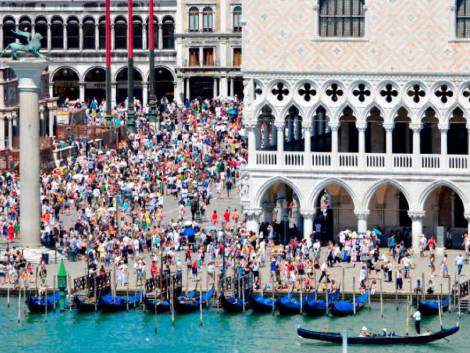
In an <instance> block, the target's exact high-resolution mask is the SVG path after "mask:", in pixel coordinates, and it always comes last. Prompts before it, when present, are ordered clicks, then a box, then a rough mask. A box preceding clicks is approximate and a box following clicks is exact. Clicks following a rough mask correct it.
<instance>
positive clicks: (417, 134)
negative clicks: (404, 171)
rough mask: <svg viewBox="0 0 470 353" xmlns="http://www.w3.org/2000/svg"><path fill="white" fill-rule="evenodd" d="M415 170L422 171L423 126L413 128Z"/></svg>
mask: <svg viewBox="0 0 470 353" xmlns="http://www.w3.org/2000/svg"><path fill="white" fill-rule="evenodd" d="M412 129H413V168H414V169H421V160H420V159H421V125H419V126H413V127H412Z"/></svg>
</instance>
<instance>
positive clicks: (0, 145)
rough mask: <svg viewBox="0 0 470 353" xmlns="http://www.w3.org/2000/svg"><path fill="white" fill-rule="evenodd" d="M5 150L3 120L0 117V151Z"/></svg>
mask: <svg viewBox="0 0 470 353" xmlns="http://www.w3.org/2000/svg"><path fill="white" fill-rule="evenodd" d="M4 149H5V118H4V117H3V116H2V117H0V150H4Z"/></svg>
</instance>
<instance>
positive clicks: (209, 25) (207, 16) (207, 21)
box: [202, 7, 214, 32]
mask: <svg viewBox="0 0 470 353" xmlns="http://www.w3.org/2000/svg"><path fill="white" fill-rule="evenodd" d="M202 22H203V26H202V27H203V31H204V32H212V31H213V28H214V16H213V13H212V9H211V8H210V7H205V8H204V10H202Z"/></svg>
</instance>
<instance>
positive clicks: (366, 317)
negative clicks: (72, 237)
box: [0, 298, 470, 353]
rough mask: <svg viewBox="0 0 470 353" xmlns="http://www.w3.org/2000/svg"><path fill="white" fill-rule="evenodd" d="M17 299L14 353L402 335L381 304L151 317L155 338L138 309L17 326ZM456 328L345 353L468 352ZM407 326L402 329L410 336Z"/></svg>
mask: <svg viewBox="0 0 470 353" xmlns="http://www.w3.org/2000/svg"><path fill="white" fill-rule="evenodd" d="M17 304H18V303H17V301H16V300H15V301H12V303H11V306H10V308H7V303H6V299H5V298H0V352H5V353H7V352H8V353H10V352H11V353H22V352H41V353H76V352H77V353H78V352H83V353H85V352H86V353H94V352H97V353H101V352H110V353H111V352H113V353H114V352H139V353H146V352H152V353H155V352H159V353H160V352H171V353H184V352H190V353H215V352H228V353H232V352H233V353H238V352H240V353H251V352H279V353H281V352H282V353H290V352H302V353H303V352H322V353H330V352H331V353H340V352H341V351H342V349H341V346H335V345H330V344H325V343H310V342H306V341H303V340H301V339H300V338H298V337H297V336H296V333H295V328H296V325H297V324H301V325H302V326H303V327H305V328H308V329H314V330H326V329H328V330H330V331H342V330H343V329H347V330H348V332H349V334H351V335H352V334H355V335H356V334H357V333H358V332H359V330H360V328H361V327H362V326H367V327H368V328H369V330H371V331H372V330H375V331H377V332H380V331H381V330H382V328H383V327H386V328H388V329H391V328H393V329H396V330H398V331H399V332H400V333H404V332H405V322H406V320H405V309H404V307H401V308H400V310H399V311H397V310H396V307H395V306H394V305H393V304H386V305H385V310H384V313H385V315H384V318H383V319H381V318H380V308H379V305H378V304H373V306H372V309H371V310H369V309H368V308H365V309H364V310H363V311H361V312H360V314H358V315H357V316H356V317H348V318H344V319H339V318H328V317H322V318H308V317H301V316H293V317H280V316H279V315H278V314H276V315H275V316H274V317H273V316H272V315H256V314H253V313H252V312H251V311H248V312H247V313H245V314H239V315H228V314H224V313H222V312H217V311H216V310H212V309H211V310H209V311H205V310H204V318H203V320H204V323H203V325H202V326H201V325H200V323H199V313H195V314H188V315H177V316H176V322H175V326H174V327H173V326H172V325H171V318H170V315H168V314H162V315H159V316H158V320H157V327H158V333H157V334H155V318H154V315H151V314H148V313H143V312H141V311H130V312H128V313H117V314H102V313H92V314H77V313H76V312H75V311H71V312H65V313H59V312H57V313H50V314H49V315H48V316H47V322H46V321H45V317H44V315H37V314H36V315H33V314H30V315H28V317H27V318H26V319H24V318H23V319H22V321H21V323H18V322H17ZM456 321H457V315H456V314H455V313H453V314H445V315H444V324H445V325H452V324H455V322H456ZM460 323H461V330H460V332H459V333H458V334H456V335H454V336H452V337H451V338H450V341H449V342H446V341H439V342H437V343H432V344H428V345H420V346H386V347H366V346H351V347H349V352H350V353H366V352H374V353H375V352H377V353H379V352H384V353H397V352H400V353H428V352H429V353H434V352H440V353H446V352H449V353H450V352H452V353H454V352H455V353H465V352H470V335H469V333H470V315H466V316H462V319H461V321H460ZM411 324H412V322H411V321H410V332H413V327H412V325H411ZM423 326H424V327H429V328H431V329H433V330H437V329H439V319H438V318H433V319H424V320H423Z"/></svg>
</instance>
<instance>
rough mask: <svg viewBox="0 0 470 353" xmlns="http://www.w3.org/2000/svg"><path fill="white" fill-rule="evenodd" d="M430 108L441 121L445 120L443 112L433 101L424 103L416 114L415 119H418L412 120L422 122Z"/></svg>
mask: <svg viewBox="0 0 470 353" xmlns="http://www.w3.org/2000/svg"><path fill="white" fill-rule="evenodd" d="M428 109H432V111H433V112H434V114H435V116H436V118H437V120H439V123H441V122H442V120H443V118H442V117H441V113H440V111H439V109H438V108H437V107H436V106H435V105H434V104H432V102H427V103H426V104H425V105H423V106H422V107H421V108H420V109H419V110H418V114H416V116H415V119H417V121H412V122H413V123H415V124H421V122H422V120H423V119H424V118H425V117H426V112H427V111H428Z"/></svg>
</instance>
